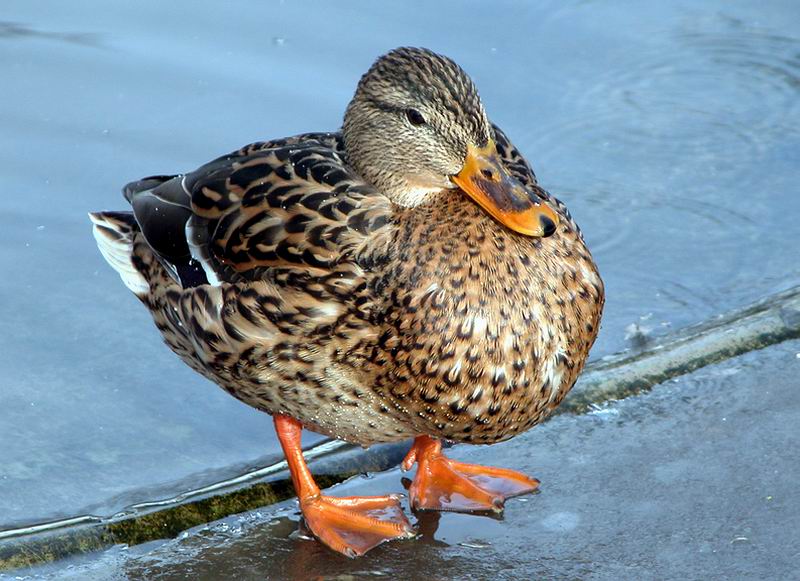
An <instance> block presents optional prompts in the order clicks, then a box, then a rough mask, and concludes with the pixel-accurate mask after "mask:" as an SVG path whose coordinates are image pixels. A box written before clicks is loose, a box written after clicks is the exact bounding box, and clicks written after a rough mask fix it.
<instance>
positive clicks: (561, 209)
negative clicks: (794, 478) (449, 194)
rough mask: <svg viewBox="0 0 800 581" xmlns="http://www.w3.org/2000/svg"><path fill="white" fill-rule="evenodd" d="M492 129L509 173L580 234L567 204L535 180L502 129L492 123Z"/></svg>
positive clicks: (531, 171) (527, 164)
mask: <svg viewBox="0 0 800 581" xmlns="http://www.w3.org/2000/svg"><path fill="white" fill-rule="evenodd" d="M492 129H494V134H495V144H496V145H497V152H498V153H499V154H500V158H501V159H502V160H503V163H505V165H506V167H507V168H508V171H509V172H511V175H513V176H514V177H515V178H517V179H518V180H519V181H521V182H522V183H523V184H525V185H526V186H527V187H529V188H532V189H534V190H535V191H536V193H537V194H539V195H540V196H541V197H543V198H544V199H546V200H548V201H549V202H550V205H551V206H552V207H553V209H554V210H556V211H557V212H558V213H559V214H561V215H562V216H563V217H564V218H565V219H566V220H568V221H569V222H570V224H571V225H572V227H573V228H574V229H575V230H576V231H577V232H578V233H579V234H580V231H581V230H580V228H579V227H578V225H577V224H576V223H575V221H574V220H573V219H572V215H571V214H570V213H569V210H568V209H567V206H566V205H565V204H564V203H563V202H562V201H561V200H559V199H558V198H556V197H555V196H554V195H552V194H550V193H549V192H547V191H546V190H544V189H543V188H542V187H541V186H540V185H539V182H538V181H537V180H536V174H534V173H533V169H532V168H531V166H530V164H529V163H528V161H527V160H526V159H525V158H524V157H523V156H522V154H521V153H520V152H519V150H518V149H517V148H516V147H514V144H513V143H511V141H510V140H509V139H508V137H507V136H506V134H505V133H503V130H502V129H500V128H499V127H498V126H497V125H494V124H493V125H492ZM581 236H582V235H581Z"/></svg>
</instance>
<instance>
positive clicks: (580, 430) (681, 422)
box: [0, 341, 800, 580]
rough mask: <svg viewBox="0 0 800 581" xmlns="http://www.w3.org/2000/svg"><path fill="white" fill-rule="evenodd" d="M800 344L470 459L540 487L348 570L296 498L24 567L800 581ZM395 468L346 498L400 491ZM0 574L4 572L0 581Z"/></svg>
mask: <svg viewBox="0 0 800 581" xmlns="http://www.w3.org/2000/svg"><path fill="white" fill-rule="evenodd" d="M798 373H800V341H787V342H784V343H782V344H780V345H776V346H773V347H770V348H768V349H765V350H761V351H755V352H751V353H748V354H746V355H743V356H740V357H737V358H734V359H731V360H728V361H726V362H724V363H721V364H717V365H713V366H710V367H707V368H705V369H702V370H699V371H697V372H695V373H692V374H690V375H687V376H685V377H682V378H679V379H676V380H672V381H670V382H668V383H666V384H662V385H659V386H657V387H656V388H655V389H654V390H653V391H652V392H651V393H648V394H644V395H641V396H637V397H632V398H628V399H626V400H624V401H620V402H615V403H612V404H610V405H607V406H604V407H602V408H599V409H597V410H596V411H594V412H592V413H589V414H585V415H580V416H571V415H561V416H558V417H556V418H554V419H553V420H551V421H550V422H547V423H546V424H544V425H543V426H540V427H538V428H536V429H534V430H532V431H531V432H529V433H527V434H525V435H523V436H521V437H518V438H516V439H514V440H512V441H510V442H507V443H505V444H500V445H497V446H492V447H468V446H458V447H456V448H454V449H452V450H450V452H449V454H450V455H451V456H452V457H454V458H457V459H459V460H466V461H470V462H478V463H484V464H494V465H500V466H507V467H513V468H516V469H520V470H523V471H526V472H528V473H530V474H532V475H535V476H537V477H538V478H540V479H541V480H542V487H541V490H540V492H539V493H537V494H535V495H529V496H525V497H520V498H516V499H511V500H509V501H508V503H507V505H506V510H505V514H504V515H503V516H502V518H489V517H483V516H472V515H460V514H453V513H445V514H435V513H424V514H417V515H415V520H416V522H417V525H418V527H419V532H420V536H419V538H417V539H416V540H413V541H406V542H396V543H392V544H387V545H384V546H382V547H379V548H377V549H376V550H374V551H373V552H371V553H369V554H368V555H367V556H366V557H364V558H361V559H358V560H348V559H346V558H344V557H340V556H338V555H336V554H333V553H331V552H330V551H328V550H327V549H325V548H324V547H322V546H321V545H320V544H319V543H317V542H315V541H311V540H305V539H303V538H300V537H299V535H297V533H296V530H297V527H298V521H299V514H298V512H297V508H296V503H295V502H293V501H289V502H285V503H281V504H278V505H275V506H272V507H269V508H265V509H262V510H259V511H253V512H250V513H247V514H244V515H238V516H235V517H231V518H228V519H224V520H222V521H218V522H216V523H211V524H209V525H207V526H203V527H198V528H196V529H193V530H191V531H188V532H186V533H184V534H182V535H181V536H180V537H178V538H177V539H173V540H169V541H162V542H155V543H150V544H148V545H142V546H138V547H131V548H127V547H115V548H113V549H110V550H108V551H105V552H102V553H96V554H93V555H90V556H85V557H80V558H73V559H71V560H68V561H65V562H61V563H59V564H53V565H49V566H47V567H43V568H39V569H35V570H30V571H18V572H16V573H15V575H16V576H18V577H21V578H23V579H24V578H35V577H53V578H64V579H99V580H105V579H148V580H150V579H153V580H159V579H160V580H171V579H189V578H191V579H243V580H248V579H341V580H344V579H362V578H367V579H368V578H379V579H380V578H386V579H535V578H546V579H798V578H800V571H799V570H798V562H800V532H798V528H797V523H798V522H800V489H798V486H797V481H798V478H799V477H800V464H799V463H798V462H797V450H798V449H800V430H798V428H797V427H798V425H800V389H798V381H797V377H798ZM404 476H411V474H408V475H403V474H401V473H400V472H399V471H398V470H392V471H389V472H386V473H382V474H379V475H374V476H363V477H358V478H354V479H351V480H350V481H348V482H346V483H343V484H341V485H339V486H336V487H335V488H334V489H332V491H333V493H334V494H338V495H347V494H362V493H363V494H383V493H388V492H398V491H402V490H403V486H402V483H401V482H402V480H401V479H402V478H403V477H404ZM0 577H1V576H0Z"/></svg>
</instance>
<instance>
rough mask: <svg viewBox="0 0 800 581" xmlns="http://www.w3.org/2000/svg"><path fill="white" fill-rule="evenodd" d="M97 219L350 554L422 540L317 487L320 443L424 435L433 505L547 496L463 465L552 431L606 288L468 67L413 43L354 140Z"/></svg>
mask: <svg viewBox="0 0 800 581" xmlns="http://www.w3.org/2000/svg"><path fill="white" fill-rule="evenodd" d="M124 194H125V198H126V199H127V200H128V202H129V203H130V204H131V206H132V210H133V211H132V212H100V213H93V214H91V215H90V216H91V219H92V221H93V222H94V233H95V237H96V239H97V242H98V245H99V247H100V250H101V252H102V253H103V255H104V256H105V258H106V260H107V261H108V262H109V263H110V264H111V266H113V267H114V268H115V269H116V270H117V271H118V272H119V274H120V276H121V277H122V280H123V281H124V283H125V284H126V285H127V286H128V288H129V289H130V290H131V291H133V292H134V293H135V294H136V296H137V297H138V298H139V299H140V300H141V301H142V302H143V303H144V305H145V306H146V307H147V308H148V309H149V310H150V312H151V313H152V315H153V319H154V321H155V324H156V326H157V327H158V329H159V330H160V331H161V333H162V334H163V336H164V339H165V341H166V343H167V345H169V347H170V348H171V349H172V350H173V351H174V352H175V353H177V354H178V355H179V356H180V357H181V359H183V360H184V361H185V362H186V363H187V364H189V365H190V366H191V367H192V368H193V369H195V370H196V371H198V372H199V373H201V374H202V375H204V376H205V377H207V378H209V379H210V380H212V381H214V382H216V383H217V384H219V385H220V386H221V387H222V388H223V389H225V390H226V391H228V392H229V393H230V394H231V395H233V396H234V397H236V398H238V399H240V400H241V401H243V402H245V403H247V404H249V405H251V406H253V407H255V408H257V409H259V410H262V411H265V412H267V413H270V414H272V415H273V417H274V421H275V427H276V431H277V433H278V437H279V439H280V441H281V445H282V446H283V449H284V452H285V454H286V457H287V460H288V463H289V467H290V471H291V475H292V479H293V482H294V485H295V489H296V491H297V494H298V498H299V500H300V506H301V510H302V512H303V515H304V518H305V520H306V523H307V525H308V527H309V528H310V530H311V531H312V532H313V533H314V535H315V536H316V537H317V538H319V539H320V540H321V541H322V542H324V543H325V544H327V545H328V546H329V547H331V548H333V549H334V550H337V551H339V552H341V553H344V554H346V555H349V556H355V555H360V554H363V553H364V552H366V551H367V550H369V549H370V548H372V547H374V546H376V545H377V544H379V543H381V542H383V541H386V540H389V539H392V538H400V537H410V536H413V530H412V529H411V526H410V524H409V522H408V520H407V519H406V517H405V516H404V515H403V513H402V510H401V508H400V505H399V502H398V497H397V496H396V495H390V496H385V497H352V498H336V497H331V496H327V495H323V494H322V493H321V492H320V490H319V488H318V487H317V486H316V484H315V483H314V480H313V477H312V476H311V473H310V472H309V470H308V467H307V466H306V464H305V461H304V459H303V456H302V451H301V447H300V436H301V430H302V428H307V429H311V430H314V431H317V432H322V433H324V434H328V435H330V436H333V437H336V438H341V439H344V440H347V441H349V442H354V443H357V444H361V445H364V446H369V445H370V444H374V443H377V442H390V441H396V440H404V439H410V438H415V441H414V444H413V446H412V448H411V451H410V452H409V454H408V456H407V457H406V459H405V460H404V462H403V468H405V469H410V468H411V467H412V466H413V464H414V463H415V462H416V463H418V469H417V474H416V476H415V478H414V481H413V483H412V486H411V488H410V491H409V494H410V502H411V505H412V506H413V507H414V508H417V509H430V510H458V511H484V510H494V511H499V510H502V507H503V502H504V500H505V498H506V497H508V496H511V495H515V494H522V493H525V492H528V491H531V490H533V489H535V488H536V486H537V485H538V481H537V480H536V479H534V478H529V477H527V476H525V475H523V474H520V473H518V472H514V471H512V470H507V469H502V468H489V467H482V466H476V465H471V464H465V463H460V462H456V461H453V460H450V459H448V458H446V457H445V456H444V455H443V454H442V451H441V440H451V441H455V442H468V443H473V444H491V443H494V442H499V441H502V440H505V439H508V438H511V437H513V436H515V435H517V434H519V433H521V432H523V431H525V430H527V429H529V428H530V427H532V426H534V425H535V424H537V423H538V422H540V421H542V420H543V419H544V418H545V417H546V416H547V415H548V414H549V413H550V412H551V411H552V410H553V409H554V408H555V407H556V406H557V405H558V404H559V402H561V400H562V399H563V398H564V396H565V395H566V394H567V392H568V391H569V389H570V388H571V387H572V385H573V384H574V382H575V380H576V378H577V376H578V374H579V372H580V371H581V369H582V368H583V365H584V362H585V360H586V357H587V355H588V353H589V349H590V348H591V346H592V344H593V343H594V340H595V337H596V335H597V331H598V328H599V324H600V317H601V312H602V307H603V301H604V291H603V283H602V281H601V279H600V276H599V274H598V272H597V269H596V266H595V264H594V261H593V260H592V257H591V254H590V253H589V250H588V249H587V248H586V246H585V245H584V241H583V238H582V235H581V233H580V230H579V228H578V226H577V225H576V224H575V222H574V221H573V219H572V217H571V216H570V214H569V212H568V211H567V209H566V207H565V206H564V204H563V203H561V202H560V201H559V200H557V199H556V198H554V197H553V196H551V195H550V194H548V193H547V192H546V191H544V190H543V189H542V188H540V187H539V185H538V184H537V181H536V178H535V176H534V173H533V171H532V170H531V168H530V166H529V165H528V163H527V162H526V161H525V159H524V158H523V157H522V156H521V155H520V153H519V152H518V151H517V149H516V148H515V147H514V146H513V145H512V144H511V143H510V142H509V140H508V139H507V137H506V136H505V134H504V133H503V132H502V131H501V130H500V129H499V128H498V127H496V126H494V125H493V124H491V123H490V122H489V119H488V118H487V116H486V113H485V111H484V108H483V105H482V103H481V101H480V99H479V97H478V92H477V90H476V88H475V86H474V84H473V83H472V81H471V80H470V78H469V77H468V76H467V75H466V73H465V72H464V71H463V70H462V69H461V68H460V67H459V66H458V65H457V64H455V63H454V62H453V61H451V60H450V59H448V58H446V57H443V56H440V55H438V54H435V53H433V52H431V51H429V50H425V49H416V48H400V49H396V50H393V51H391V52H389V53H388V54H386V55H384V56H382V57H380V58H379V59H378V60H377V61H376V62H375V63H374V64H373V66H372V67H371V68H370V69H369V71H368V72H367V73H366V74H365V75H364V76H363V77H362V79H361V81H360V83H359V85H358V88H357V90H356V93H355V96H354V97H353V99H352V101H351V103H350V105H349V106H348V108H347V111H346V113H345V117H344V125H343V128H342V131H341V132H339V133H311V134H305V135H299V136H296V137H290V138H286V139H278V140H273V141H266V142H261V143H254V144H252V145H248V146H246V147H244V148H242V149H240V150H238V151H235V152H233V153H231V154H228V155H225V156H223V157H220V158H218V159H216V160H214V161H212V162H210V163H208V164H206V165H204V166H202V167H200V168H199V169H197V170H195V171H193V172H190V173H187V174H180V175H175V176H155V177H150V178H145V179H143V180H140V181H138V182H134V183H131V184H129V185H128V186H126V187H125V189H124Z"/></svg>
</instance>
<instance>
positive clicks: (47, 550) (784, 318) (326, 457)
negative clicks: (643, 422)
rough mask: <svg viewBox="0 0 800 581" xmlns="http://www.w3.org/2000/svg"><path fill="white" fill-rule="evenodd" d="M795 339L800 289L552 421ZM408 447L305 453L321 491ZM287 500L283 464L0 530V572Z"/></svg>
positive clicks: (625, 366) (660, 350)
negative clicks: (120, 508)
mask: <svg viewBox="0 0 800 581" xmlns="http://www.w3.org/2000/svg"><path fill="white" fill-rule="evenodd" d="M798 337H800V288H794V289H790V290H788V291H785V292H782V293H779V294H776V295H773V296H771V297H768V298H766V299H764V300H761V301H759V302H757V303H755V304H753V305H751V306H749V307H746V308H744V309H741V310H738V311H735V312H731V313H729V314H726V315H723V316H720V317H718V318H716V319H714V320H712V321H708V322H705V323H703V324H700V325H697V326H693V327H689V328H686V329H684V330H681V331H679V332H676V333H674V334H672V335H669V336H666V337H663V338H662V339H661V340H660V341H659V342H658V343H657V344H655V345H653V346H651V347H645V348H644V349H641V350H637V351H628V352H624V353H620V354H618V355H614V356H611V357H607V358H604V359H603V360H600V361H597V362H593V363H591V364H590V365H588V366H587V369H586V370H585V372H584V374H583V375H582V376H581V379H580V380H579V382H578V384H577V385H576V387H575V388H574V389H573V391H572V393H570V395H569V397H567V399H566V400H565V402H564V403H563V404H562V405H561V406H560V408H559V410H558V413H565V412H570V413H583V412H586V411H588V410H591V409H594V408H596V407H597V406H599V405H601V404H602V403H604V402H607V401H610V400H615V399H621V398H624V397H627V396H629V395H633V394H636V393H639V392H641V391H644V390H647V389H650V388H651V387H653V386H654V385H657V384H659V383H662V382H664V381H667V380H669V379H672V378H674V377H677V376H679V375H683V374H686V373H689V372H691V371H694V370H696V369H698V368H700V367H703V366H706V365H709V364H712V363H716V362H719V361H723V360H725V359H728V358H730V357H734V356H736V355H740V354H742V353H746V352H748V351H753V350H757V349H761V348H763V347H766V346H769V345H773V344H776V343H780V342H782V341H786V340H788V339H793V338H798ZM407 448H408V445H407V444H404V445H385V446H375V447H373V448H371V449H370V450H368V451H366V452H365V451H363V450H361V449H360V448H357V447H354V446H351V445H349V444H346V443H344V442H336V441H328V442H324V443H322V444H320V445H318V446H315V447H314V448H312V449H310V450H309V451H308V452H307V456H308V458H309V460H310V464H311V465H312V470H313V471H314V473H315V475H317V477H318V479H319V483H320V485H321V486H323V487H327V486H330V485H332V484H334V483H337V482H340V481H342V480H344V479H346V478H348V477H350V476H352V475H354V474H358V473H364V472H376V471H381V470H386V469H388V468H391V467H393V466H396V465H397V464H398V463H399V462H400V459H401V458H402V455H403V454H404V453H405V451H406V449H407ZM291 496H293V491H292V488H291V485H290V482H289V479H288V473H287V472H286V466H285V463H284V462H279V463H277V464H275V465H272V466H267V467H264V468H261V469H259V470H255V471H252V472H248V473H246V474H242V475H240V476H238V477H236V478H234V479H231V480H226V481H223V482H219V483H217V484H214V485H211V486H207V487H204V488H201V489H197V490H191V491H187V492H185V493H183V494H181V495H179V496H176V497H174V498H169V499H163V500H158V501H154V502H149V503H143V504H140V505H136V506H133V507H130V509H128V510H126V511H124V512H123V513H120V514H117V515H114V516H111V517H102V516H94V515H85V516H79V517H75V518H72V519H67V520H62V521H58V522H52V523H43V524H41V525H37V526H32V527H27V528H24V529H16V530H6V531H0V570H3V569H12V568H18V567H25V566H30V565H34V564H38V563H42V562H47V561H53V560H56V559H59V558H62V557H64V556H66V555H71V554H76V553H85V552H90V551H95V550H98V549H102V548H105V547H108V546H111V545H113V544H118V543H125V544H129V545H133V544H138V543H143V542H146V541H151V540H155V539H161V538H169V537H173V536H176V535H177V534H178V533H180V532H181V531H183V530H186V529H188V528H191V527H193V526H197V525H200V524H204V523H207V522H211V521H213V520H217V519H220V518H223V517H225V516H228V515H231V514H236V513H240V512H244V511H247V510H252V509H255V508H258V507H262V506H267V505H269V504H273V503H275V502H279V501H282V500H285V499H287V498H290V497H291Z"/></svg>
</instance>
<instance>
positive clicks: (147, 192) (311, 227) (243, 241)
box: [124, 133, 392, 288]
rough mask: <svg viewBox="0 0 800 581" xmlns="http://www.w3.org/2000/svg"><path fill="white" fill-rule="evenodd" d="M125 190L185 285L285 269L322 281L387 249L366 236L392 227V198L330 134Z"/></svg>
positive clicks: (260, 146) (148, 236)
mask: <svg viewBox="0 0 800 581" xmlns="http://www.w3.org/2000/svg"><path fill="white" fill-rule="evenodd" d="M124 194H125V197H126V198H127V200H128V201H129V202H130V204H131V206H132V207H133V213H134V216H135V219H136V222H137V223H138V225H139V228H140V230H141V232H142V234H143V236H144V238H145V240H146V241H147V243H148V245H149V246H150V247H151V249H152V250H153V252H154V253H155V254H156V255H157V256H158V258H159V260H160V261H161V263H162V264H163V265H164V266H165V267H166V268H167V270H168V271H169V272H170V273H171V274H172V275H173V277H174V278H176V279H177V280H179V282H180V283H181V285H182V286H183V287H184V288H187V287H192V286H197V285H200V284H205V283H210V284H220V283H222V282H245V281H254V280H260V279H263V278H265V277H266V278H270V277H273V276H275V275H276V274H277V273H281V272H283V273H285V272H286V271H287V270H288V271H291V272H292V274H293V276H295V277H296V276H301V277H304V278H305V279H307V280H311V279H314V278H325V277H327V276H330V275H331V274H332V273H339V272H341V270H342V269H341V267H342V266H343V265H345V264H349V265H350V266H364V267H367V266H372V265H374V263H375V262H376V261H378V260H380V254H381V253H382V252H386V251H388V244H374V243H371V242H374V240H375V238H373V235H375V234H376V233H377V232H378V231H379V230H381V229H384V230H387V229H388V227H389V226H390V221H391V216H392V207H391V203H390V202H389V200H388V199H387V198H386V197H385V196H384V195H383V194H381V193H379V192H378V191H377V190H376V189H375V188H374V187H373V186H371V185H369V184H367V183H365V182H364V181H363V180H362V179H361V178H360V177H359V176H358V175H357V174H356V173H355V172H354V171H353V170H352V169H350V168H349V166H348V165H347V163H346V162H345V159H344V153H343V148H342V143H341V137H340V135H339V134H336V133H315V134H305V135H300V136H296V137H291V138H287V139H282V140H276V141H269V142H260V143H254V144H251V145H248V146H245V147H243V148H241V149H239V150H237V151H234V152H232V153H230V154H228V155H224V156H222V157H220V158H217V159H215V160H214V161H211V162H209V163H207V164H205V165H203V166H202V167H200V168H198V169H197V170H195V171H193V172H190V173H187V174H181V175H176V176H152V177H148V178H144V179H142V180H139V181H137V182H133V183H130V184H128V185H127V186H126V187H125V188H124ZM378 238H380V236H378Z"/></svg>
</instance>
